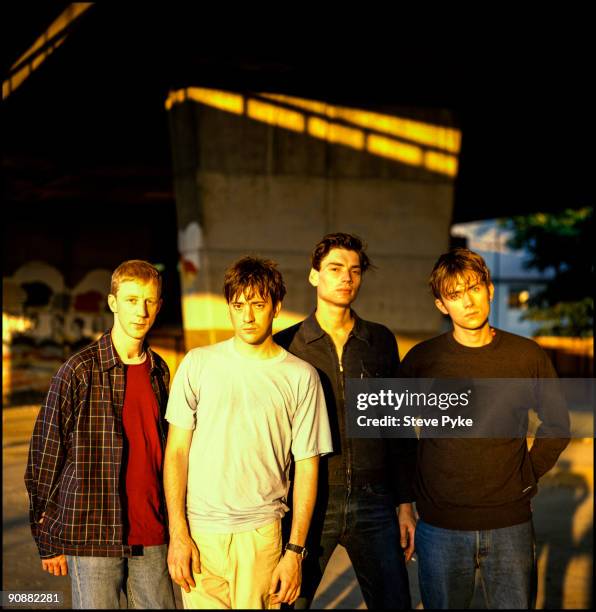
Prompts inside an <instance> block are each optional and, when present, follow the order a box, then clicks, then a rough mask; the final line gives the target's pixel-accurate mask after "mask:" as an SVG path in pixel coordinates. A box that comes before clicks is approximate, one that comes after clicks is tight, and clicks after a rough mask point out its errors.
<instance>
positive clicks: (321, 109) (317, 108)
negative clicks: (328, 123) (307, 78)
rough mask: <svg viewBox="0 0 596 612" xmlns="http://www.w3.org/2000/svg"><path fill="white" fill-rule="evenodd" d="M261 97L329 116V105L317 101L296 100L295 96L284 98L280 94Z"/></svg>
mask: <svg viewBox="0 0 596 612" xmlns="http://www.w3.org/2000/svg"><path fill="white" fill-rule="evenodd" d="M260 95H261V96H263V98H268V99H269V100H275V101H276V102H281V103H282V104H291V105H292V106H296V107H298V108H302V109H303V110H307V111H310V112H312V113H317V114H319V115H327V111H328V108H329V105H328V104H326V103H325V102H317V101H315V100H304V99H303V98H294V97H293V96H282V95H279V94H268V93H264V94H260Z"/></svg>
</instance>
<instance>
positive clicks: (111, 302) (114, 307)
mask: <svg viewBox="0 0 596 612" xmlns="http://www.w3.org/2000/svg"><path fill="white" fill-rule="evenodd" d="M108 306H109V307H110V310H111V311H112V312H118V302H117V301H116V296H115V295H114V294H113V293H110V295H108Z"/></svg>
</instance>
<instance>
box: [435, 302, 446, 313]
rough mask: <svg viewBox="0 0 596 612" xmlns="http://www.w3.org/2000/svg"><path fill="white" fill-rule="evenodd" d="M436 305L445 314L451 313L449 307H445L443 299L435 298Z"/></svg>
mask: <svg viewBox="0 0 596 612" xmlns="http://www.w3.org/2000/svg"><path fill="white" fill-rule="evenodd" d="M435 306H436V307H437V308H438V309H439V310H440V311H441V312H442V313H443V314H444V315H448V314H449V313H448V312H447V308H445V304H443V301H442V300H439V299H438V298H437V299H436V300H435Z"/></svg>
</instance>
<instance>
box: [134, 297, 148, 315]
mask: <svg viewBox="0 0 596 612" xmlns="http://www.w3.org/2000/svg"><path fill="white" fill-rule="evenodd" d="M136 313H137V314H138V315H139V316H140V317H146V316H148V315H149V311H148V309H147V304H145V300H139V301H138V302H137V308H136Z"/></svg>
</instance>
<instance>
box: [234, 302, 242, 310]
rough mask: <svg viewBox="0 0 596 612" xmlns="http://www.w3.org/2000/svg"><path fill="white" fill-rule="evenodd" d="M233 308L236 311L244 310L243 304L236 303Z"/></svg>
mask: <svg viewBox="0 0 596 612" xmlns="http://www.w3.org/2000/svg"><path fill="white" fill-rule="evenodd" d="M232 308H233V309H234V310H242V304H240V303H239V302H234V303H233V304H232Z"/></svg>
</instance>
